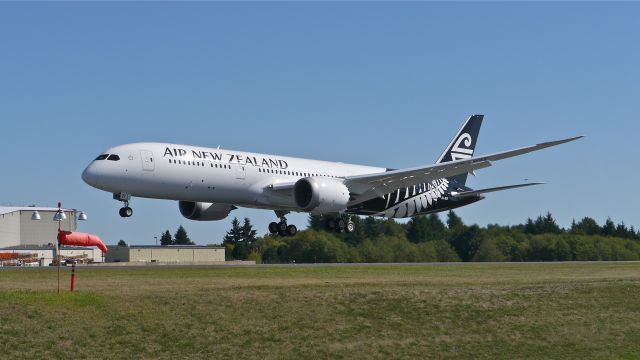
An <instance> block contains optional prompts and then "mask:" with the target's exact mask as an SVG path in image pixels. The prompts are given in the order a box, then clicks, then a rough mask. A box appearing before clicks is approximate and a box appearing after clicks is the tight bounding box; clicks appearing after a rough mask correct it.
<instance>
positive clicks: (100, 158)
mask: <svg viewBox="0 0 640 360" xmlns="http://www.w3.org/2000/svg"><path fill="white" fill-rule="evenodd" d="M107 156H109V154H102V155H100V156H98V157H97V158H96V160H104V159H106V158H107Z"/></svg>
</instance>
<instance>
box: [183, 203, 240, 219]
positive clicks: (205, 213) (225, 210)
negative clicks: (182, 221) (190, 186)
mask: <svg viewBox="0 0 640 360" xmlns="http://www.w3.org/2000/svg"><path fill="white" fill-rule="evenodd" d="M178 207H179V208H180V214H182V216H184V217H186V218H187V219H189V220H198V221H211V220H222V219H224V218H226V217H227V216H228V215H229V213H230V212H231V210H234V209H236V207H235V206H233V205H228V204H212V203H204V202H192V201H180V202H179V203H178Z"/></svg>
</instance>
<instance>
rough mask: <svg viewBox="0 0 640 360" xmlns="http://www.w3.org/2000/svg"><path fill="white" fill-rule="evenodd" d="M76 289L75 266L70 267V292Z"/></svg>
mask: <svg viewBox="0 0 640 360" xmlns="http://www.w3.org/2000/svg"><path fill="white" fill-rule="evenodd" d="M75 287H76V264H75V263H74V264H72V265H71V292H73V289H74V288H75Z"/></svg>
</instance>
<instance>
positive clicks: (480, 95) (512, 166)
mask: <svg viewBox="0 0 640 360" xmlns="http://www.w3.org/2000/svg"><path fill="white" fill-rule="evenodd" d="M638 15H640V4H637V3H613V4H611V3H546V2H545V3H475V2H474V3H360V2H357V3H200V2H198V3H75V2H71V3H0V122H1V124H2V127H1V130H0V150H1V152H2V154H3V158H2V163H3V166H2V174H3V176H2V177H1V180H0V184H2V187H1V188H2V190H1V191H0V204H2V205H7V204H12V205H23V204H38V205H42V206H53V205H55V204H56V202H57V201H62V202H63V205H65V206H67V207H71V208H79V209H83V210H85V211H87V213H88V214H89V217H90V220H89V221H87V222H85V223H82V224H81V226H80V230H83V231H89V232H94V233H97V234H98V235H100V236H102V238H103V239H104V240H105V241H106V242H108V243H115V242H117V241H118V240H119V239H124V240H125V241H127V242H129V243H134V244H150V243H153V241H154V239H153V237H154V236H158V235H159V234H160V233H161V232H162V231H164V230H165V229H169V230H170V231H171V232H172V233H173V232H174V231H175V229H176V228H177V227H178V225H180V224H182V225H184V226H185V227H186V229H187V231H188V232H189V234H190V235H191V237H192V239H193V240H195V241H196V242H197V243H200V244H207V243H218V242H220V241H221V238H222V236H223V235H224V233H225V231H226V230H227V229H228V228H229V224H230V221H231V219H228V220H223V221H220V222H205V223H199V222H192V221H189V220H186V219H184V218H182V217H181V216H180V214H179V212H178V206H177V203H176V202H172V201H162V200H149V199H134V201H133V203H132V205H133V208H134V211H135V214H134V217H132V218H131V219H126V220H125V219H121V218H120V217H119V216H118V213H117V210H118V208H119V207H120V204H119V203H117V202H115V201H113V200H111V195H110V194H108V193H105V192H101V191H99V190H96V189H93V188H91V187H89V186H88V185H86V184H84V183H83V182H82V180H81V179H80V174H81V172H82V170H83V169H84V167H85V166H86V165H87V164H88V163H89V162H90V161H91V160H92V159H93V158H94V157H95V156H96V155H97V154H99V153H101V152H102V151H103V150H104V149H106V148H108V147H111V146H113V145H117V144H122V143H127V142H134V141H167V142H176V143H186V144H197V145H202V146H212V147H214V146H217V145H222V146H223V147H226V148H230V149H242V150H247V151H255V152H265V153H275V154H281V155H291V156H300V157H309V158H318V159H325V160H336V161H344V162H352V163H362V164H368V165H379V166H386V167H393V168H401V167H409V166H417V165H423V164H429V163H432V162H433V161H434V160H435V159H436V158H437V157H438V155H439V154H440V152H441V151H442V149H443V148H444V147H445V146H446V145H447V144H448V142H449V140H450V138H451V137H452V136H453V134H454V133H455V132H456V131H457V129H458V127H459V126H460V124H461V123H462V122H463V121H464V120H465V119H466V118H467V117H468V116H469V115H470V114H473V113H481V114H485V122H484V124H483V128H482V130H481V133H480V140H479V143H478V147H477V148H476V151H477V152H478V153H490V152H494V151H500V150H506V149H510V148H513V147H519V146H524V145H530V144H534V143H536V142H540V141H545V140H552V139H557V138H563V137H568V136H573V135H586V136H587V137H586V138H585V139H582V140H580V141H579V142H575V143H572V144H568V145H563V146H561V147H557V148H553V149H549V150H544V151H541V152H538V153H535V154H530V155H526V156H523V157H519V158H515V159H510V160H504V161H500V162H497V163H495V164H494V166H493V167H491V168H489V169H485V170H481V171H478V176H477V177H472V178H470V180H469V185H470V186H472V187H478V188H480V187H488V186H497V185H505V184H510V183H517V182H520V181H522V180H523V179H525V178H527V179H531V180H541V181H547V182H548V184H547V185H544V186H540V187H536V188H528V189H522V190H513V191H510V192H502V193H496V194H490V195H489V196H487V199H486V200H484V201H482V202H480V203H477V204H474V205H471V206H469V207H466V208H464V209H461V210H459V211H458V213H459V214H460V215H461V216H462V217H463V219H464V220H465V222H467V223H478V224H481V225H484V224H487V223H499V224H516V223H520V222H522V221H524V220H525V219H526V218H527V217H536V216H538V215H539V214H543V213H546V212H547V211H550V212H551V213H552V214H554V215H555V217H556V218H557V219H558V221H559V223H560V224H561V225H563V226H567V225H569V224H570V223H571V220H572V219H574V218H576V219H580V218H582V217H584V216H592V217H594V218H595V219H596V220H597V221H598V222H600V223H602V222H603V221H604V220H605V219H606V218H607V217H611V218H612V219H613V220H614V221H616V222H619V221H624V222H625V223H626V224H629V225H634V226H636V227H637V228H640V218H639V217H638V216H639V215H638V214H640V211H639V210H640V206H639V205H638V200H639V199H638V198H639V196H638V195H639V194H640V191H639V190H638V189H637V186H638V185H637V184H638V183H640V181H639V180H640V170H638V160H637V151H636V149H637V145H636V142H637V140H636V138H637V132H638V130H640V126H639V125H638V105H639V100H640V66H638V64H640V41H638V39H640V27H638V26H637V18H638ZM232 215H235V216H238V217H250V218H251V219H252V222H253V223H254V224H255V225H256V227H257V228H258V230H259V232H260V233H263V232H266V227H267V224H268V222H270V221H272V220H274V219H275V217H274V215H273V213H272V212H269V211H260V210H237V211H235V212H234V213H232ZM289 220H290V222H291V223H295V224H297V225H306V215H292V216H290V218H289Z"/></svg>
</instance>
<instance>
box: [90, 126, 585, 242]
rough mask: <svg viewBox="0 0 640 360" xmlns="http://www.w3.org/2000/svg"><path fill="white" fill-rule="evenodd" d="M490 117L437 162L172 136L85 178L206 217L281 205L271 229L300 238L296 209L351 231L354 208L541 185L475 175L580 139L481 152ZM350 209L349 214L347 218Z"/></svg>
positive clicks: (412, 204)
mask: <svg viewBox="0 0 640 360" xmlns="http://www.w3.org/2000/svg"><path fill="white" fill-rule="evenodd" d="M483 117H484V116H483V115H472V116H470V117H469V119H468V120H467V121H466V122H465V123H464V125H463V126H462V127H461V128H460V130H459V131H458V133H457V134H456V135H455V137H454V138H453V139H452V140H451V142H450V143H449V145H448V146H447V147H446V149H445V150H444V152H443V153H442V155H440V157H439V158H438V160H437V161H436V162H435V164H432V165H425V166H417V167H412V168H405V169H389V168H384V167H372V166H363V165H354V164H345V163H341V162H329V161H319V160H311V159H302V158H294V157H286V156H277V155H268V154H258V153H250V152H246V151H236V150H229V149H220V148H219V147H218V148H206V147H200V146H191V145H179V144H170V143H154V142H141V143H132V144H125V145H120V146H116V147H113V148H110V149H108V150H106V151H105V152H104V153H102V154H101V155H99V156H98V157H96V158H95V160H93V161H92V162H91V163H90V164H89V165H88V166H87V168H86V169H85V170H84V171H83V173H82V179H83V180H84V182H86V183H87V184H89V185H90V186H93V187H95V188H97V189H100V190H104V191H108V192H110V193H112V194H113V199H115V200H118V201H121V202H123V203H124V207H122V208H121V209H120V216H121V217H123V218H128V217H131V216H132V214H133V210H132V208H131V207H130V206H129V204H130V200H131V198H132V197H134V196H135V197H143V198H153V199H167V200H177V201H178V208H179V210H180V213H181V214H182V215H183V216H184V217H185V218H187V219H190V220H198V221H212V220H222V219H224V218H226V217H227V216H228V215H229V213H230V212H231V211H233V210H235V209H237V208H238V207H245V208H256V209H268V210H273V211H274V212H275V214H276V216H277V217H278V218H279V221H278V222H275V221H274V222H271V223H270V224H269V232H270V233H271V234H279V235H281V236H293V235H295V234H296V233H297V231H298V229H297V228H296V226H295V225H289V224H288V223H287V219H286V215H287V214H289V213H290V212H308V213H312V214H316V215H323V217H327V220H326V225H327V228H328V229H330V230H333V231H337V232H344V231H347V232H353V231H354V230H355V224H354V222H353V221H351V220H350V217H349V216H352V215H370V216H379V217H386V218H407V217H413V216H416V215H422V214H429V213H436V212H440V211H446V210H451V209H455V208H458V207H461V206H465V205H469V204H472V203H475V202H477V201H480V200H482V199H484V198H485V197H484V194H486V193H490V192H495V191H502V190H508V189H515V188H521V187H526V186H532V185H540V184H543V183H540V182H526V183H521V184H515V185H507V186H499V187H492V188H486V189H480V190H474V189H471V188H469V187H468V186H467V185H466V182H467V175H468V174H470V173H471V174H473V175H475V171H476V170H479V169H483V168H487V167H489V166H491V165H492V163H493V162H494V161H498V160H502V159H506V158H510V157H514V156H519V155H523V154H526V153H529V152H533V151H538V150H541V149H544V148H548V147H552V146H556V145H560V144H564V143H567V142H570V141H574V140H577V139H579V138H582V137H583V136H576V137H572V138H567V139H563V140H557V141H550V142H543V143H539V144H536V145H532V146H527V147H522V148H518V149H514V150H508V151H503V152H498V153H493V154H489V155H482V156H477V157H474V156H473V155H474V151H475V147H476V143H477V140H478V135H479V133H480V126H481V125H482V120H483ZM343 214H346V215H347V216H346V217H347V220H345V219H344V217H343V216H342V215H343Z"/></svg>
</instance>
